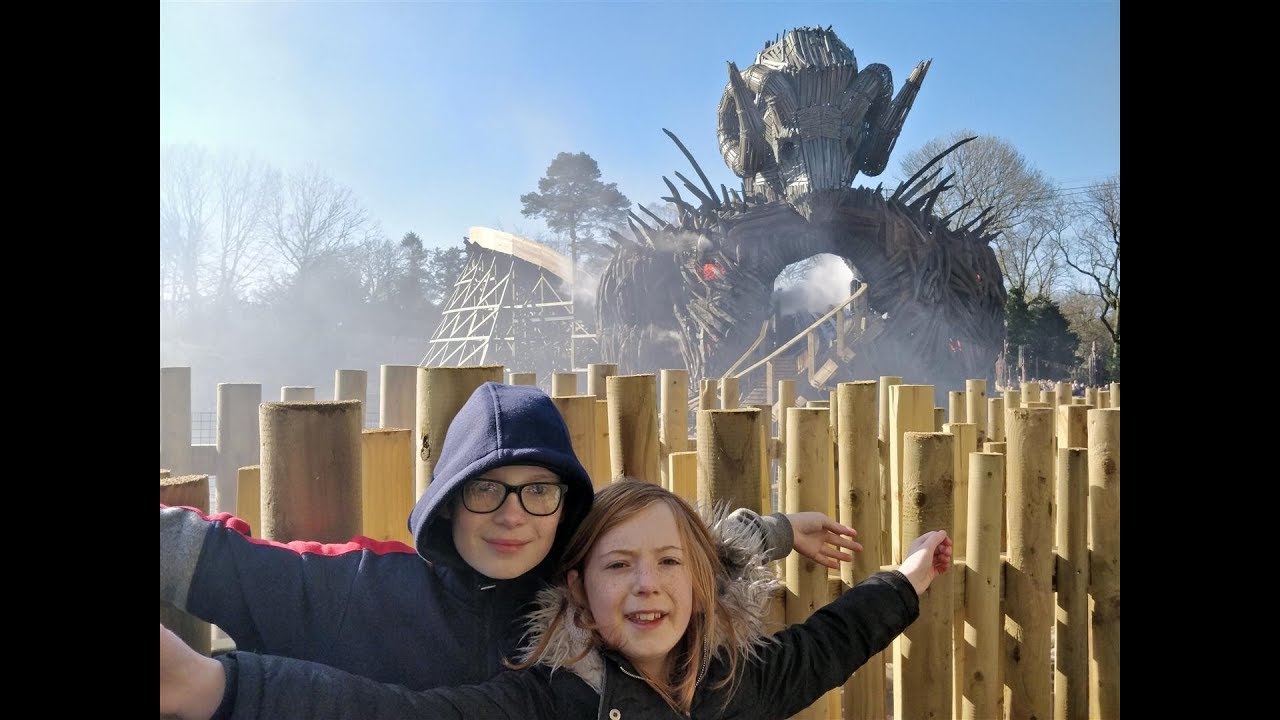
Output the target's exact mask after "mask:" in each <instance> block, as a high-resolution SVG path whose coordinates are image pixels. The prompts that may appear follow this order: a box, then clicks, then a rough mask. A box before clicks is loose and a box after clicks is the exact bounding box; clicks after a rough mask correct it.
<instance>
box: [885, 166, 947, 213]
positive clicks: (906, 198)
mask: <svg viewBox="0 0 1280 720" xmlns="http://www.w3.org/2000/svg"><path fill="white" fill-rule="evenodd" d="M941 174H942V168H941V167H939V168H938V169H937V170H934V171H933V172H931V173H929V174H928V175H926V176H924V177H922V178H920V182H917V183H916V184H914V185H912V186H911V189H910V190H907V191H906V192H904V193H899V194H897V196H896V198H895V199H896V200H897V201H898V202H900V203H902V204H904V205H905V204H907V203H909V202H911V198H913V197H915V194H916V193H918V192H920V189H921V188H923V187H924V186H925V185H928V184H929V183H931V182H933V180H934V179H935V178H937V177H938V176H939V175H941Z"/></svg>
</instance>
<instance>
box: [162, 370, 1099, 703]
mask: <svg viewBox="0 0 1280 720" xmlns="http://www.w3.org/2000/svg"><path fill="white" fill-rule="evenodd" d="M381 371H382V378H381V379H382V383H381V389H380V408H381V412H380V425H381V427H379V428H376V429H368V430H363V431H362V429H361V428H362V422H361V419H362V417H363V409H362V403H361V402H360V401H358V400H335V401H321V402H315V401H311V402H306V401H302V402H299V401H287V402H286V401H282V402H260V397H261V388H260V386H258V385H252V384H220V385H219V386H218V435H217V437H218V443H217V445H216V446H213V447H210V446H203V447H202V446H198V445H197V446H192V445H191V444H190V434H189V433H190V369H189V368H161V465H162V468H169V470H168V471H166V470H165V469H162V471H161V475H162V480H161V502H164V503H166V504H177V505H191V506H195V507H199V508H201V509H204V510H208V509H209V504H210V501H209V498H210V493H209V487H208V475H209V474H210V473H209V469H214V471H215V473H216V474H217V479H218V483H217V485H218V487H217V492H216V493H215V496H216V499H217V502H216V505H217V507H216V509H217V510H220V511H229V512H233V513H235V514H236V515H238V516H240V517H242V518H244V519H245V520H247V521H248V522H249V523H250V525H251V527H252V528H253V532H254V534H255V535H260V536H262V537H265V538H268V539H274V540H280V541H288V540H294V539H307V540H319V541H326V542H343V541H346V540H347V539H349V538H350V537H352V536H353V535H357V534H363V535H366V536H369V537H372V538H374V539H379V540H399V541H402V542H406V543H412V538H410V537H409V534H408V530H407V527H406V518H407V517H408V514H409V511H410V509H411V508H412V505H413V503H414V501H415V500H416V498H417V497H418V496H420V494H421V493H422V492H423V491H424V490H425V488H426V485H427V483H428V482H429V480H430V478H431V473H432V468H433V467H434V463H435V461H436V459H437V458H438V456H439V451H440V448H441V445H442V440H443V437H444V432H445V430H447V428H448V426H449V423H450V422H451V420H452V419H453V417H454V415H455V414H456V413H457V411H458V409H459V408H460V407H461V406H462V404H463V403H464V402H465V401H466V399H467V398H468V397H470V395H471V392H472V391H473V390H474V389H475V388H476V387H478V386H479V385H480V384H481V383H483V382H486V381H490V380H493V381H502V380H503V379H504V369H503V368H502V367H501V366H482V367H459V368H421V367H417V366H388V365H384V366H382V370H381ZM340 372H341V371H340ZM535 379H536V378H534V377H533V375H532V373H510V375H509V376H508V377H507V378H506V380H507V381H508V382H512V383H514V384H534V381H535ZM577 380H578V376H577V374H575V373H556V374H554V376H553V377H552V381H551V383H550V386H551V395H552V398H553V401H554V402H555V404H556V406H557V407H558V408H559V409H560V411H561V413H562V414H563V415H564V417H565V422H566V424H567V425H568V427H569V432H570V438H571V442H572V443H573V446H574V450H575V452H576V453H577V454H578V456H579V458H580V459H581V460H582V462H583V464H584V466H586V467H587V469H588V471H589V472H590V474H591V476H592V478H593V482H594V483H595V484H596V486H597V487H600V486H601V485H603V484H605V483H608V482H610V481H611V480H612V479H613V478H616V477H619V476H630V477H636V478H640V479H645V480H651V481H655V482H661V483H663V484H664V485H665V486H667V487H668V488H670V489H671V490H673V491H674V492H676V493H678V494H680V495H682V496H683V497H685V498H687V499H689V500H692V501H696V502H699V503H703V504H715V503H725V504H727V505H728V506H730V507H748V508H751V509H754V510H757V511H760V512H770V511H775V510H781V511H785V512H799V511H803V510H819V511H822V512H825V513H827V514H828V515H830V516H832V517H835V518H838V519H839V520H840V521H841V522H843V523H845V524H847V525H850V526H852V527H855V528H857V529H858V531H859V536H858V540H859V541H860V542H861V543H862V544H863V546H864V550H863V552H862V553H860V554H858V555H857V556H856V557H855V561H854V562H853V563H844V564H842V570H841V574H840V575H839V576H838V577H837V576H835V575H829V574H828V571H827V569H826V568H825V567H823V566H821V565H817V564H816V563H813V562H811V561H808V560H805V559H803V558H800V557H799V556H798V555H797V554H795V553H792V554H791V555H790V556H789V557H788V558H787V560H786V561H785V563H784V566H785V568H784V569H782V570H781V571H782V572H784V573H785V577H786V593H785V595H784V596H780V598H779V599H780V602H778V603H775V604H774V612H773V620H774V621H775V622H776V623H777V627H781V626H782V625H783V624H790V623H794V622H799V621H802V620H804V619H805V618H807V617H808V616H809V615H810V614H812V613H813V612H814V611H815V610H816V609H818V608H820V607H821V606H822V605H823V604H825V603H826V602H828V601H830V599H832V598H833V597H835V596H836V595H838V594H839V593H840V592H842V590H843V588H845V587H848V586H850V585H852V584H854V583H856V582H857V581H859V580H860V579H862V578H863V577H865V576H867V575H868V574H870V573H872V572H875V571H876V570H879V569H880V568H881V567H882V566H896V565H897V564H898V563H899V562H901V559H902V552H903V550H904V547H903V543H904V542H909V541H910V540H911V539H912V538H915V537H917V536H918V535H920V534H922V533H924V532H926V531H928V530H933V529H939V528H942V529H945V530H947V532H948V534H949V535H951V537H952V538H953V541H954V550H955V552H954V556H955V559H956V561H957V562H956V566H955V568H954V569H953V571H952V572H950V573H948V574H947V575H945V576H943V577H942V578H941V579H940V580H939V581H938V582H936V583H935V584H934V585H933V587H932V588H931V589H930V591H929V592H928V593H926V595H925V596H924V598H923V599H922V601H921V616H920V619H919V620H918V621H917V622H916V623H915V624H913V625H912V626H911V628H909V629H908V631H907V632H906V633H905V634H904V635H903V636H902V637H900V638H899V639H898V640H896V641H895V642H894V644H893V647H892V649H891V650H890V651H889V652H892V653H893V655H892V657H891V658H886V657H885V654H881V655H880V656H877V657H876V658H874V659H873V660H872V661H871V662H870V663H868V664H867V665H866V666H865V667H864V668H863V669H861V670H859V671H858V672H857V673H855V674H854V675H853V677H852V678H851V679H850V680H849V682H848V683H847V684H846V685H845V686H844V688H842V689H837V690H835V691H832V693H830V694H829V695H828V696H827V697H825V698H823V699H820V700H819V701H818V702H816V703H815V704H814V705H813V706H812V707H810V708H809V709H807V710H806V711H805V712H804V713H801V714H800V715H797V717H804V718H883V717H885V716H886V714H887V712H886V711H887V707H888V702H889V700H888V696H889V693H888V692H887V689H886V673H885V664H884V663H885V662H891V663H892V668H893V688H894V692H893V693H892V703H893V710H894V717H897V718H930V717H932V718H1001V717H1007V718H1049V717H1050V716H1052V717H1053V718H1055V720H1075V719H1082V718H1104V719H1106V718H1115V717H1118V716H1119V677H1120V674H1119V673H1120V668H1119V659H1120V653H1119V650H1120V647H1119V632H1120V617H1119V595H1120V584H1119V570H1120V560H1119V527H1120V494H1119V480H1120V452H1119V439H1120V411H1119V394H1120V393H1119V384H1112V385H1111V386H1110V388H1108V389H1107V390H1101V391H1098V390H1096V389H1094V390H1092V391H1091V392H1090V393H1089V394H1087V395H1086V396H1085V397H1084V398H1072V397H1071V395H1070V386H1069V385H1068V384H1067V383H1061V384H1059V385H1058V387H1057V388H1056V390H1057V392H1056V393H1054V394H1053V395H1046V396H1045V397H1044V399H1041V395H1040V388H1039V386H1038V385H1035V384H1032V383H1027V384H1026V385H1025V386H1024V387H1023V388H1022V391H1021V392H1017V391H1006V392H1004V393H1003V396H1002V397H998V398H988V397H986V383H985V381H983V380H970V381H968V382H966V389H965V390H964V391H952V392H949V393H948V396H947V397H948V400H949V403H948V404H949V407H948V408H935V407H934V404H933V398H934V388H933V386H930V385H909V384H903V383H902V378H900V377H891V376H885V377H881V378H880V379H879V380H878V381H874V380H868V381H860V382H851V383H842V384H841V385H839V386H838V389H837V390H836V391H834V392H832V393H831V395H830V398H829V399H828V400H825V401H821V402H815V401H810V402H808V403H807V405H806V407H803V408H799V407H792V406H791V405H792V404H793V403H794V398H795V397H796V394H795V385H794V381H789V380H786V381H780V382H779V387H778V398H779V400H778V403H777V405H776V406H770V405H759V406H752V407H748V408H738V407H735V405H736V403H737V392H736V389H735V388H733V386H732V385H733V384H732V380H733V378H726V379H724V380H723V381H718V380H708V381H704V382H703V383H702V386H701V387H700V388H699V393H698V407H699V409H698V410H697V412H696V415H695V435H694V437H690V436H689V423H688V419H689V400H688V399H689V388H688V374H687V372H685V371H683V370H662V371H660V372H659V373H658V374H656V375H655V374H644V375H626V376H619V375H617V374H616V366H613V365H610V364H596V365H592V366H591V367H590V368H589V371H588V373H587V388H586V393H585V394H578V387H577ZM184 381H185V387H184ZM255 389H256V395H255ZM361 390H363V386H361ZM717 391H718V392H717ZM335 396H336V397H341V396H340V395H337V394H336V393H335ZM183 398H185V404H186V405H185V409H184V407H183ZM1078 401H1083V402H1078ZM250 402H252V403H253V405H252V408H253V409H254V410H256V415H255V416H253V417H252V422H250V421H249V417H250V414H249V412H248V410H247V408H246V406H247V405H248V403H250ZM166 403H168V404H166ZM184 412H185V417H184ZM224 413H225V417H224ZM775 417H776V418H777V420H778V423H777V429H776V431H775V430H774V422H773V420H774V418H775ZM237 419H238V420H239V422H240V423H241V424H243V425H244V427H239V428H233V427H230V426H228V427H226V428H224V421H225V422H227V423H228V424H230V423H234V422H237ZM943 420H949V422H943ZM184 421H185V422H184ZM175 425H182V426H185V428H186V433H187V435H186V450H187V454H186V457H185V458H183V457H182V452H181V450H182V447H181V446H182V442H183V437H182V432H181V428H180V427H175ZM259 429H260V432H259ZM250 434H251V435H252V441H253V447H255V448H256V447H258V446H259V436H260V447H261V457H260V462H259V458H256V457H255V458H252V460H251V461H250V462H240V461H241V460H242V459H244V458H246V457H248V456H247V454H237V453H241V452H243V448H245V447H248V445H249V443H248V442H247V441H248V439H249V435H250ZM166 438H167V439H168V444H167V445H166ZM224 448H225V452H226V453H227V454H228V455H230V457H223V455H224ZM415 449H416V452H415ZM184 460H185V463H186V464H185V465H184V464H183V461H184ZM774 466H776V468H777V483H776V492H774V489H773V488H772V487H771V485H773V482H772V481H773V479H774V478H773V471H772V468H773V467H774ZM227 468H234V470H233V471H232V470H228V469H227ZM219 471H220V472H219ZM223 473H227V475H225V476H224V475H223ZM166 474H173V475H176V476H175V477H169V478H166V477H165V475H166ZM224 477H230V478H233V479H234V482H224ZM228 489H229V490H230V492H229V493H228V492H227V491H226V490H228ZM170 622H171V623H175V624H177V625H179V626H180V627H179V628H176V629H178V630H190V632H191V633H193V634H194V635H195V641H194V642H192V639H191V638H190V637H188V636H187V635H186V634H184V633H183V632H180V633H179V634H182V635H183V636H184V638H187V639H188V642H192V644H193V646H196V647H197V648H198V649H201V647H200V642H199V640H200V633H201V632H202V631H203V638H204V640H205V647H204V648H203V649H205V650H206V651H207V649H208V637H209V633H208V626H207V625H204V626H203V630H202V629H201V627H200V625H199V624H194V623H193V624H192V627H191V628H185V627H182V625H183V623H185V622H190V619H182V618H176V619H171V620H170Z"/></svg>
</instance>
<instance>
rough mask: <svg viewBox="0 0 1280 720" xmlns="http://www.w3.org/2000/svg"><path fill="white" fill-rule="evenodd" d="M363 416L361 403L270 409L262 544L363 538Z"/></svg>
mask: <svg viewBox="0 0 1280 720" xmlns="http://www.w3.org/2000/svg"><path fill="white" fill-rule="evenodd" d="M363 408H364V403H362V402H360V401H358V400H328V401H318V402H308V403H271V402H267V403H262V407H261V410H260V414H261V423H262V485H261V493H262V501H261V507H262V537H264V538H266V539H268V540H277V541H280V542H290V541H293V540H315V541H317V542H330V543H336V542H346V541H347V540H350V539H351V538H352V537H354V536H356V535H359V534H360V532H361V529H362V528H361V524H362V522H363V513H364V510H363V504H362V502H361V492H360V470H361V465H360V463H361V455H362V453H361V447H360V413H361V411H362V410H363ZM406 517H407V515H406Z"/></svg>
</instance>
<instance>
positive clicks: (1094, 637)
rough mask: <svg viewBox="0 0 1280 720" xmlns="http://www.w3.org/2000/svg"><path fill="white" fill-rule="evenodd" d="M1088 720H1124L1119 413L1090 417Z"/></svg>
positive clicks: (1105, 412) (1111, 411) (1114, 410)
mask: <svg viewBox="0 0 1280 720" xmlns="http://www.w3.org/2000/svg"><path fill="white" fill-rule="evenodd" d="M1089 594H1090V598H1089V615H1090V617H1091V618H1092V623H1090V628H1091V633H1090V635H1089V717H1091V718H1099V719H1100V720H1114V718H1118V717H1120V408H1110V409H1106V410H1090V411H1089Z"/></svg>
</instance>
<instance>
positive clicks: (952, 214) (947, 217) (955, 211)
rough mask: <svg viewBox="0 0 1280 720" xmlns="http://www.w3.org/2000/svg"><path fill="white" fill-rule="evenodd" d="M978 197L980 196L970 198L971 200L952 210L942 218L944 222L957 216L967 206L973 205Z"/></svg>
mask: <svg viewBox="0 0 1280 720" xmlns="http://www.w3.org/2000/svg"><path fill="white" fill-rule="evenodd" d="M977 199H978V198H973V199H972V200H970V201H969V202H967V203H965V204H963V205H961V206H960V207H958V208H956V209H955V210H952V211H951V212H949V213H947V216H946V217H944V218H942V222H944V223H945V222H947V221H949V220H951V218H953V217H955V216H956V215H957V214H958V213H959V212H960V211H961V210H964V209H965V208H967V207H969V206H970V205H972V204H973V203H974V202H976V201H977Z"/></svg>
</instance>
